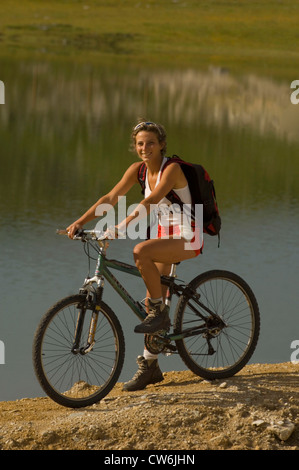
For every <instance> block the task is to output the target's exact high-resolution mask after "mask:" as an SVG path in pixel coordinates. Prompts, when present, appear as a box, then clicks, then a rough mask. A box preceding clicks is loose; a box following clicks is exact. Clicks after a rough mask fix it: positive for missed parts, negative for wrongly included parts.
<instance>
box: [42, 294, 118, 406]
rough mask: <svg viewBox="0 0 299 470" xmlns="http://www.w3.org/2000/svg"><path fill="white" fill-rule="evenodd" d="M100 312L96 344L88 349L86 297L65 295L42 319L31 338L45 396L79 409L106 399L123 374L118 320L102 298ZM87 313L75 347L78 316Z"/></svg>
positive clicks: (88, 327) (88, 321) (88, 306)
mask: <svg viewBox="0 0 299 470" xmlns="http://www.w3.org/2000/svg"><path fill="white" fill-rule="evenodd" d="M97 308H99V310H97V313H98V318H97V326H96V331H95V343H94V345H93V346H92V347H90V348H87V347H86V345H88V336H89V331H90V324H91V317H92V313H93V308H92V307H91V306H90V305H89V304H88V302H87V300H86V298H85V296H84V295H79V294H78V295H74V296H70V297H67V298H65V299H63V300H61V301H59V302H58V303H57V304H55V305H54V306H53V307H52V308H51V309H50V310H49V311H48V312H47V313H46V314H45V315H44V317H43V318H42V319H41V322H40V324H39V326H38V328H37V330H36V333H35V337H34V342H33V364H34V369H35V373H36V376H37V378H38V380H39V383H40V385H41V387H42V388H43V390H44V391H45V392H46V394H47V395H48V396H49V397H50V398H52V399H53V400H54V401H56V402H57V403H59V404H60V405H63V406H67V407H71V408H81V407H85V406H90V405H92V404H93V403H96V402H98V401H99V400H101V399H102V398H104V397H105V396H106V395H107V394H108V393H109V392H110V390H111V389H112V388H113V386H114V385H115V383H116V382H117V379H118V377H119V375H120V372H121V369H122V366H123V362H124V353H125V342H124V335H123V331H122V328H121V325H120V323H119V321H118V318H117V317H116V315H115V314H114V312H113V311H112V310H111V309H110V308H109V307H108V305H106V304H105V303H104V302H100V303H99V305H98V307H97ZM82 313H83V315H84V322H83V325H82V332H81V335H80V344H78V345H77V347H76V349H74V338H75V331H76V328H77V322H78V316H79V315H80V314H82Z"/></svg>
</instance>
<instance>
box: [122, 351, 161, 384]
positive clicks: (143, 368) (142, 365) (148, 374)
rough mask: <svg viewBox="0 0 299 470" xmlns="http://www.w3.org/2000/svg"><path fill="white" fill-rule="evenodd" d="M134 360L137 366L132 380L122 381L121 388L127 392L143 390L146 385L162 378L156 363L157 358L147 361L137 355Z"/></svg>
mask: <svg viewBox="0 0 299 470" xmlns="http://www.w3.org/2000/svg"><path fill="white" fill-rule="evenodd" d="M136 362H137V364H138V366H139V368H138V370H137V372H136V374H135V375H134V377H133V378H132V380H130V381H129V382H126V383H124V386H123V390H126V391H127V392H134V391H135V390H143V389H144V388H145V387H146V386H147V385H150V384H156V383H158V382H162V380H164V377H163V374H162V372H161V370H160V367H159V365H158V359H154V360H151V361H147V360H146V359H144V357H143V356H138V357H137V361H136Z"/></svg>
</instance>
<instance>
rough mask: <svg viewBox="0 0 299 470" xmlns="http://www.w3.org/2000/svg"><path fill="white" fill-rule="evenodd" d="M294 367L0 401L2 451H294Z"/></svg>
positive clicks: (297, 442)
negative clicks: (77, 400)
mask: <svg viewBox="0 0 299 470" xmlns="http://www.w3.org/2000/svg"><path fill="white" fill-rule="evenodd" d="M298 372H299V365H295V364H292V363H284V364H254V365H248V366H246V367H245V368H244V369H243V370H242V371H241V372H239V373H238V374H237V375H236V376H234V377H232V378H230V379H227V380H225V381H224V380H223V381H220V380H219V381H213V382H208V381H206V380H202V379H201V378H200V377H197V376H195V375H194V374H192V373H191V372H190V371H183V372H166V373H165V374H164V377H165V380H164V381H163V382H161V383H159V384H156V385H152V386H148V387H147V388H146V389H145V390H142V391H138V392H134V393H133V392H124V391H122V384H121V383H118V384H117V385H116V387H115V388H114V389H113V390H112V392H111V393H110V394H109V395H108V396H107V397H106V398H105V399H103V400H102V401H101V402H99V403H97V404H95V405H93V406H91V407H88V408H83V409H70V408H64V407H62V406H60V405H58V404H56V403H54V402H53V401H52V400H50V399H49V398H33V399H31V398H23V399H21V400H16V401H11V402H0V417H1V418H0V449H2V450H58V449H61V450H92V449H93V450H193V451H195V450H224V449H227V450H299V417H298V416H299V393H298V390H299V387H298V386H299V375H298Z"/></svg>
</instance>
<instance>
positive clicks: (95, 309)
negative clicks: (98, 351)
mask: <svg viewBox="0 0 299 470" xmlns="http://www.w3.org/2000/svg"><path fill="white" fill-rule="evenodd" d="M97 283H98V286H97V288H96V289H95V291H93V296H94V299H93V301H91V302H90V304H89V306H90V309H91V310H92V315H91V319H90V324H89V332H88V338H87V343H86V345H85V346H82V347H80V341H81V336H82V331H83V325H84V320H85V314H86V310H87V306H88V305H87V304H88V303H89V300H88V298H87V296H88V292H86V291H85V295H86V297H85V299H84V301H83V302H82V303H81V304H78V308H79V312H78V317H77V324H76V330H75V335H74V342H73V347H72V353H73V354H78V353H79V354H81V355H84V354H87V353H88V352H89V351H91V350H92V348H93V346H94V343H95V333H96V329H97V322H98V317H99V310H100V305H99V304H100V302H101V299H102V295H103V279H102V278H98V279H97ZM85 285H86V284H85ZM82 290H84V288H83V289H82Z"/></svg>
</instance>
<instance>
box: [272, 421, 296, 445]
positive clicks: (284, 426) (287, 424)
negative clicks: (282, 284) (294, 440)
mask: <svg viewBox="0 0 299 470" xmlns="http://www.w3.org/2000/svg"><path fill="white" fill-rule="evenodd" d="M294 429H295V424H294V423H292V422H291V421H288V420H286V421H278V423H277V424H273V425H272V426H271V427H270V431H272V432H273V433H274V434H275V435H276V436H277V437H278V438H279V439H280V440H281V441H287V440H288V439H289V437H290V436H291V435H292V433H293V431H294Z"/></svg>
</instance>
